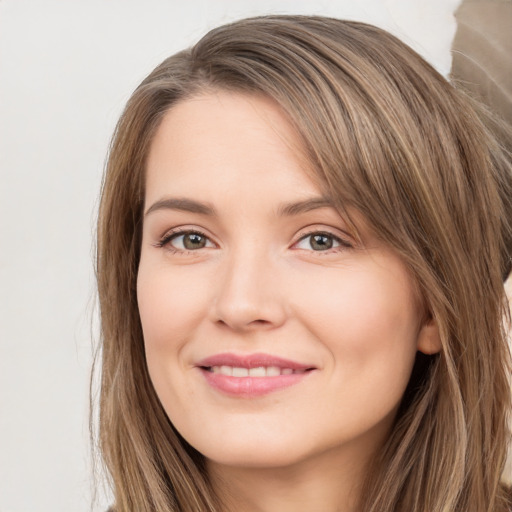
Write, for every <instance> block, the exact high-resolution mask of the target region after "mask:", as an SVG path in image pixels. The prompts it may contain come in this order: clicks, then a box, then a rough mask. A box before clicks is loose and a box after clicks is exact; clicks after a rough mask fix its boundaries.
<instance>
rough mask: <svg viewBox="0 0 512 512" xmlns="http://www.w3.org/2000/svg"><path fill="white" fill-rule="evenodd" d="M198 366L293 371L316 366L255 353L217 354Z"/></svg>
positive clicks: (203, 360)
mask: <svg viewBox="0 0 512 512" xmlns="http://www.w3.org/2000/svg"><path fill="white" fill-rule="evenodd" d="M196 366H199V367H203V368H210V367H212V366H233V367H236V368H258V367H261V366H265V367H268V366H277V367H278V368H291V369H292V370H308V369H313V368H314V366H312V365H308V364H302V363H298V362H297V361H291V360H289V359H283V358H282V357H277V356H273V355H271V354H264V353H255V354H244V355H238V354H231V353H223V354H215V355H213V356H210V357H207V358H205V359H202V360H201V361H199V362H198V363H197V364H196Z"/></svg>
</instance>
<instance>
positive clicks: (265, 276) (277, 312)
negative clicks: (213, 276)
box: [213, 240, 284, 330]
mask: <svg viewBox="0 0 512 512" xmlns="http://www.w3.org/2000/svg"><path fill="white" fill-rule="evenodd" d="M218 277H219V279H218V284H217V290H216V296H215V300H214V305H213V306H214V307H213V311H214V317H215V320H216V321H217V322H220V323H222V324H225V325H228V326H230V327H231V328H233V329H236V330H244V329H254V328H258V327H259V328H261V327H267V328H268V327H271V326H274V327H275V326H278V325H280V324H281V323H282V322H283V321H284V304H283V303H282V299H283V297H282V296H281V293H280V291H279V285H278V282H279V280H280V275H279V271H278V269H277V265H276V262H275V260H274V258H272V256H271V254H270V253H269V251H268V250H267V248H264V247H263V248H262V247H261V246H259V245H258V244H256V243H254V240H253V241H252V242H251V243H245V244H240V245H239V246H237V247H236V248H233V249H232V250H231V251H230V253H229V255H228V256H227V257H226V258H225V261H224V262H223V268H222V271H221V272H219V276H218Z"/></svg>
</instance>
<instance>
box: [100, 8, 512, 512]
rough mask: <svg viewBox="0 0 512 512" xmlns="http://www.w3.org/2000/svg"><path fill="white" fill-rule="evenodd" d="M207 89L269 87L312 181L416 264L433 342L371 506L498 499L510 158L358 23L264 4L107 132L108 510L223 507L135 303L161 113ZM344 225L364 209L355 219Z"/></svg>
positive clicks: (170, 68) (504, 410)
mask: <svg viewBox="0 0 512 512" xmlns="http://www.w3.org/2000/svg"><path fill="white" fill-rule="evenodd" d="M215 90H228V91H234V92H238V93H241V94H263V95H265V96H267V97H269V98H272V99H273V100H275V101H276V102H277V103H278V104H279V105H280V107H281V108H282V109H283V111H284V112H285V114H286V115H287V116H288V118H289V119H290V121H291V122H292V124H293V126H294V127H295V128H296V130H297V132H298V133H299V134H300V136H301V139H302V141H303V144H304V146H303V148H300V149H301V151H302V153H303V157H304V158H305V160H306V161H307V162H308V164H309V165H308V169H309V170H310V172H311V175H312V177H313V178H314V179H315V180H316V183H318V185H319V187H321V189H322V191H323V192H324V193H325V194H326V195H328V197H329V198H330V199H331V200H332V201H333V203H334V204H335V205H336V207H337V208H338V209H339V210H340V212H342V213H343V215H344V216H345V218H348V219H350V215H349V210H352V209H353V210H355V211H357V212H358V213H360V214H361V215H362V217H363V218H364V219H365V222H367V223H368V225H369V226H370V227H371V229H372V230H373V231H374V232H375V234H376V235H377V236H379V237H380V238H381V239H382V240H383V241H384V242H385V243H386V244H388V245H389V246H390V247H392V248H393V249H394V250H395V251H396V253H397V254H398V255H399V256H400V257H401V258H402V259H403V261H404V262H405V263H406V265H407V266H408V268H409V269H410V272H411V275H412V276H413V279H414V280H415V282H416V283H417V286H418V289H419V290H420V293H421V296H422V298H423V301H424V304H425V311H426V315H427V317H429V318H432V319H433V321H435V322H436V323H437V326H438V329H439V332H440V336H441V341H442V350H441V353H440V354H438V355H434V356H424V355H418V358H417V362H416V366H415V370H414V371H413V376H412V378H411V382H410V384H409V387H408V389H407V392H406V395H405V397H404V401H403V404H402V407H401V409H400V411H399V414H398V416H397V419H396V425H395V427H394V429H393V432H392V434H391V436H390V438H389V439H388V441H387V443H386V445H385V446H384V447H383V448H382V450H381V452H379V453H378V454H376V457H375V460H374V463H373V464H372V468H369V471H368V477H367V480H366V482H365V485H364V492H363V493H362V503H361V510H365V512H448V511H450V512H455V511H457V512H463V511H464V512H466V511H470V510H475V511H478V512H483V511H486V512H491V511H493V512H502V511H505V510H508V508H507V507H509V506H510V503H509V501H508V500H509V498H508V497H507V496H506V494H505V490H504V488H503V487H502V486H500V477H501V473H502V470H503V467H504V463H505V457H506V450H507V444H508V438H509V432H508V428H507V415H508V412H509V407H510V390H509V375H510V361H509V352H508V346H507V342H506V332H505V325H504V321H503V319H504V318H505V316H506V311H507V310H506V307H507V306H506V298H505V295H504V290H503V284H502V277H503V275H506V274H508V271H509V270H510V257H509V254H510V246H511V241H512V230H511V228H510V224H509V221H508V219H509V218H510V217H511V215H510V214H511V212H512V203H511V199H510V198H511V197H512V184H511V175H512V172H511V163H510V157H509V156H507V155H506V154H505V153H504V152H503V150H502V148H500V147H499V146H498V144H497V143H495V142H494V140H493V137H492V136H491V135H490V133H489V132H488V131H487V130H486V128H485V127H484V125H483V124H482V122H481V121H480V120H479V118H478V116H477V114H476V113H475V109H474V108H473V107H472V106H471V105H470V102H469V100H468V99H467V98H465V97H464V96H463V95H462V94H461V93H460V92H458V91H457V90H455V89H454V88H453V87H452V86H451V85H450V84H449V83H448V82H446V80H445V79H444V78H443V77H441V76H440V75H439V74H438V73H437V72H436V71H435V70H433V69H432V67H431V66H429V65H428V64H427V63H426V62H425V61H424V60H423V59H421V57H419V56H418V55H417V54H416V53H415V52H413V51H412V50H411V49H410V48H408V47H407V46H406V45H404V44H403V43H401V42H400V41H398V40H397V39H396V38H395V37H393V36H391V35H390V34H388V33H386V32H384V31H383V30H380V29H378V28H376V27H373V26H370V25H366V24H363V23H358V22H349V21H341V20H336V19H330V18H321V17H303V16H268V17H260V18H252V19H247V20H242V21H239V22H236V23H233V24H230V25H226V26H223V27H220V28H218V29H215V30H213V31H211V32H209V33H208V34H207V35H206V36H205V37H204V38H203V39H201V40H200V41H199V42H198V43H197V44H196V45H195V46H194V47H193V48H191V49H190V50H186V51H183V52H180V53H178V54H176V55H174V56H172V57H170V58H169V59H167V60H165V61H164V62H163V63H162V64H161V65H160V66H158V67H157V68H156V69H155V70H154V71H153V72H152V73H151V74H150V75H149V76H148V77H147V78H146V79H145V80H144V81H143V82H142V84H141V85H140V86H139V87H138V88H137V90H136V91H135V92H134V94H133V96H132V97H131V99H130V100H129V102H128V104H127V106H126V109H125V111H124V113H123V115H122V117H121V119H120V121H119V123H118V126H117V128H116V132H115V134H114V137H113V141H112V145H111V149H110V153H109V160H108V164H107V169H106V174H105V178H104V183H103V189H102V198H101V205H100V212H99V220H98V245H97V279H98V289H99V297H100V311H101V334H102V358H103V363H102V369H101V396H100V445H101V451H102V454H103V457H104V460H105V463H106V466H107V468H108V470H109V472H110V474H111V477H112V481H113V487H114V494H115V500H116V512H128V511H132V510H137V511H140V512H149V511H156V510H158V511H164V510H165V511H183V512H184V511H197V510H202V511H203V510H204V511H211V512H213V511H218V510H220V504H219V501H218V499H217V497H216V496H215V495H214V494H213V492H212V490H211V488H210V485H209V482H208V477H207V475H206V473H205V470H204V464H203V462H204V461H203V458H202V456H201V455H200V454H199V453H198V452H196V451H195V450H194V449H193V448H192V447H190V446H189V445H188V444H187V443H186V442H185V441H184V440H183V439H182V438H181V437H180V436H179V434H178V433H177V432H176V431H175V429H174V428H173V426H172V424H171V423H170V421H169V419H168V418H167V416H166V414H165V412H164V410H163V408H162V406H161V404H160V402H159V400H158V397H157V396H156V393H155V391H154V389H153V386H152V384H151V380H150V378H149V375H148V371H147V367H146V361H145V355H144V344H143V337H142V329H141V325H140V319H139V314H138V308H137V297H136V278H137V269H138V262H139V252H140V244H141V223H142V215H143V203H144V181H145V166H146V159H147V154H148V151H149V147H150V145H151V141H152V138H153V136H154V134H155V131H156V130H157V128H158V126H159V123H160V121H161V119H162V117H163V116H164V115H165V113H166V112H167V111H168V110H169V109H170V108H172V106H173V105H175V104H176V103H177V102H180V101H185V100H186V99H187V98H190V97H192V96H194V95H198V94H202V93H205V92H209V91H210V92H211V91H215ZM353 227H354V229H357V223H356V222H353Z"/></svg>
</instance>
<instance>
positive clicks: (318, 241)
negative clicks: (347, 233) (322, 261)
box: [309, 235, 335, 251]
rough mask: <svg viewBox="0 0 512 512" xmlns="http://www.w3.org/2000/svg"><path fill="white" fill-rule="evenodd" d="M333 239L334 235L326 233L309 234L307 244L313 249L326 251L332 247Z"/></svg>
mask: <svg viewBox="0 0 512 512" xmlns="http://www.w3.org/2000/svg"><path fill="white" fill-rule="evenodd" d="M334 244H335V241H334V237H332V236H328V235H310V236H309V245H310V246H311V248H312V249H313V250H314V251H326V250H328V249H332V247H333V246H334Z"/></svg>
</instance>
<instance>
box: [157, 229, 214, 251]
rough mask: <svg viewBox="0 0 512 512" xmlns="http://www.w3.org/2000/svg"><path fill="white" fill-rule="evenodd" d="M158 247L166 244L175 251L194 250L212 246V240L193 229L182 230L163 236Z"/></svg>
mask: <svg viewBox="0 0 512 512" xmlns="http://www.w3.org/2000/svg"><path fill="white" fill-rule="evenodd" d="M159 245H160V247H164V246H168V247H169V248H170V249H173V250H176V251H195V250H197V249H203V248H205V247H214V244H213V242H211V241H210V239H209V238H208V237H206V236H204V235H203V234H201V233H198V232H195V231H182V232H180V233H174V234H171V235H169V236H167V237H165V238H164V239H163V240H162V241H161V242H160V244H159Z"/></svg>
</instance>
